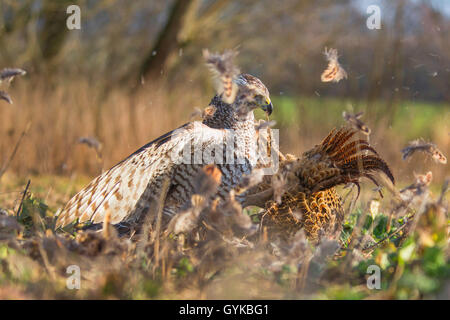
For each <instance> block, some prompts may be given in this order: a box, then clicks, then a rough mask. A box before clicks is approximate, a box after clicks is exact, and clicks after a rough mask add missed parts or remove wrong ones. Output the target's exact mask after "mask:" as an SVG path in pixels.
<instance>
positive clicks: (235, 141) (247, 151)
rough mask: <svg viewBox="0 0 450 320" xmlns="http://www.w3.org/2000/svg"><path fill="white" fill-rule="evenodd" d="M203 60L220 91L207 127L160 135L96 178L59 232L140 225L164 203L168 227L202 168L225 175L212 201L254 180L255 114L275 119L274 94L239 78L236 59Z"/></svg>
mask: <svg viewBox="0 0 450 320" xmlns="http://www.w3.org/2000/svg"><path fill="white" fill-rule="evenodd" d="M205 57H206V58H207V63H208V64H209V65H210V66H211V68H213V69H215V70H216V72H217V74H218V75H219V76H220V78H221V81H222V82H223V86H222V89H221V90H220V92H219V93H218V94H217V95H215V96H214V98H213V99H212V100H211V103H210V105H209V107H208V108H206V112H205V115H204V117H203V120H202V121H201V122H200V121H194V122H190V123H187V124H184V125H183V126H181V127H179V128H178V129H176V130H173V131H170V132H168V133H166V134H164V135H162V136H161V137H159V138H157V139H156V140H154V141H152V142H150V143H148V144H146V145H145V146H143V147H142V148H140V149H139V150H137V151H136V152H134V153H133V154H131V155H130V156H129V157H127V158H126V159H125V160H123V161H121V162H120V163H118V164H117V165H115V166H114V167H112V168H111V169H109V170H108V171H106V172H104V173H103V174H101V175H100V176H98V177H97V178H95V179H94V180H93V181H92V182H91V183H89V185H88V186H86V187H85V188H84V189H83V190H81V191H80V192H79V193H77V194H76V195H75V196H74V197H73V198H72V199H71V200H70V201H69V202H68V203H67V204H66V206H65V207H64V208H63V209H62V211H61V212H60V213H59V214H58V218H57V221H56V227H64V226H66V225H68V224H71V223H73V222H75V221H77V222H78V223H81V224H85V223H89V222H90V223H92V224H99V223H101V222H103V220H104V219H105V214H106V213H107V212H108V211H109V212H110V222H111V224H116V225H117V224H121V225H126V226H130V225H131V226H133V225H140V224H141V223H142V222H143V221H144V220H143V219H144V217H146V215H147V213H148V212H153V211H155V210H151V206H152V205H153V203H157V202H158V200H159V199H164V203H163V213H164V217H165V221H166V222H168V221H169V220H170V219H171V218H172V217H173V216H174V215H176V214H177V213H179V212H180V211H182V210H183V209H185V208H186V207H189V206H190V205H191V204H190V202H191V196H192V193H193V190H194V189H195V186H194V184H195V178H196V177H197V176H198V175H199V173H200V172H201V170H202V168H203V167H204V165H207V164H212V163H213V164H216V165H217V167H218V168H219V170H220V171H221V177H222V178H221V182H220V185H219V187H218V188H217V191H216V192H215V194H213V195H211V197H213V198H221V199H225V198H226V197H228V196H229V192H230V191H231V190H232V189H233V188H234V187H236V186H237V185H239V183H240V181H241V179H242V177H243V176H245V175H246V174H249V173H251V171H252V168H253V167H254V166H255V164H256V163H257V151H256V149H257V145H256V143H257V142H256V131H255V126H254V115H253V109H255V108H257V107H260V108H262V109H263V110H264V111H265V112H266V113H267V114H268V115H270V114H271V112H272V109H273V106H272V103H271V101H270V97H269V91H268V90H267V88H266V86H265V85H264V84H263V83H262V82H261V80H259V79H258V78H256V77H254V76H251V75H249V74H238V73H237V72H238V71H237V69H236V68H235V67H234V65H233V64H232V63H231V61H230V60H231V58H233V54H230V53H226V54H224V55H218V54H209V53H208V52H206V53H205Z"/></svg>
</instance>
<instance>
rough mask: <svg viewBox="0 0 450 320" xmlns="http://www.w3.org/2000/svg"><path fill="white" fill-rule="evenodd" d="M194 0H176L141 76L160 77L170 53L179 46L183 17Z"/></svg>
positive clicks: (146, 59)
mask: <svg viewBox="0 0 450 320" xmlns="http://www.w3.org/2000/svg"><path fill="white" fill-rule="evenodd" d="M191 3H192V0H175V3H174V4H173V6H172V9H171V11H170V14H169V18H168V20H167V23H166V25H165V26H164V28H163V29H162V30H161V32H160V33H159V35H158V37H157V40H156V43H155V45H154V46H153V48H152V49H151V50H150V52H149V53H148V54H147V55H146V57H145V59H144V61H143V63H142V66H141V70H140V78H139V81H140V79H141V77H143V78H144V79H150V78H152V77H158V76H159V75H160V74H161V72H162V71H163V70H164V64H165V62H166V61H167V59H168V58H169V56H170V54H171V53H172V52H173V51H175V50H176V49H177V48H178V40H177V37H178V33H179V32H180V30H181V29H182V27H183V19H184V16H185V14H186V12H187V11H188V9H189V6H190V5H191Z"/></svg>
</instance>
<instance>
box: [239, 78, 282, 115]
mask: <svg viewBox="0 0 450 320" xmlns="http://www.w3.org/2000/svg"><path fill="white" fill-rule="evenodd" d="M233 82H234V83H236V84H237V85H238V92H237V95H236V101H235V102H236V105H238V106H240V108H244V110H240V111H241V112H242V111H244V112H248V111H252V110H253V109H256V108H261V109H263V110H264V111H265V112H266V113H267V114H268V115H269V116H270V114H271V113H272V110H273V105H272V102H271V101H270V97H269V90H267V88H266V86H265V85H264V84H263V83H262V82H261V80H259V79H258V78H256V77H254V76H252V75H249V74H246V73H241V74H240V75H238V76H237V77H236V78H235V79H234V80H233Z"/></svg>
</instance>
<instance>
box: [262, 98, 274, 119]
mask: <svg viewBox="0 0 450 320" xmlns="http://www.w3.org/2000/svg"><path fill="white" fill-rule="evenodd" d="M261 109H263V110H264V112H265V113H266V114H267V115H268V116H270V115H271V114H272V111H273V104H272V102H271V101H270V99H269V98H267V99H266V104H265V105H263V106H261Z"/></svg>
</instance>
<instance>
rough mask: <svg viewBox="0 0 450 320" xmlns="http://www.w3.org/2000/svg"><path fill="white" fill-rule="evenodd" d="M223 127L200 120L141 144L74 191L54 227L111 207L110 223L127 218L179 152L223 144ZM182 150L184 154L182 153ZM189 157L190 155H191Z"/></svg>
mask: <svg viewBox="0 0 450 320" xmlns="http://www.w3.org/2000/svg"><path fill="white" fill-rule="evenodd" d="M224 134H226V131H225V130H220V129H213V128H210V127H208V126H206V125H204V124H201V123H200V122H191V123H187V124H185V125H183V126H181V127H180V128H178V129H176V130H174V131H171V132H168V133H166V134H165V135H163V136H161V137H159V138H158V139H156V140H154V141H152V142H150V143H148V144H147V145H145V146H143V147H142V148H140V149H139V150H137V151H136V152H134V153H133V154H131V155H130V156H129V157H128V158H126V159H125V160H123V161H121V162H120V163H118V164H117V165H115V166H114V167H112V168H111V169H109V170H108V171H106V172H104V173H103V174H101V175H100V176H98V177H97V178H96V179H94V180H93V181H92V182H91V183H90V184H89V185H88V186H86V187H85V188H84V189H83V190H81V191H80V192H79V193H78V194H76V195H75V196H74V197H73V198H72V199H71V200H70V201H69V202H68V203H67V205H66V206H65V207H64V209H63V210H62V212H61V213H60V214H59V215H58V219H57V223H56V227H63V226H65V225H68V224H70V223H72V222H74V221H75V220H76V219H78V222H80V223H83V222H88V221H91V222H93V223H100V222H102V221H103V220H104V216H105V213H106V212H107V211H108V210H110V214H111V223H112V224H116V223H119V222H121V221H123V220H124V219H125V218H127V217H128V216H129V215H130V214H131V213H132V212H133V211H134V210H135V209H136V205H137V204H138V200H140V198H141V197H142V195H143V193H144V192H146V195H147V193H150V194H149V197H151V196H154V195H156V194H158V191H159V190H158V189H159V188H161V185H162V181H163V180H164V179H165V178H166V177H168V176H170V175H171V174H172V173H173V171H174V169H175V168H176V166H177V161H181V160H180V159H181V158H180V155H182V154H184V155H185V154H186V150H188V151H187V153H188V156H192V152H193V149H194V148H191V146H202V148H203V147H205V146H209V147H211V146H213V147H214V145H218V144H219V143H222V142H223V141H224V140H223V137H224ZM183 152H184V153H183ZM191 158H192V157H191Z"/></svg>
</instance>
